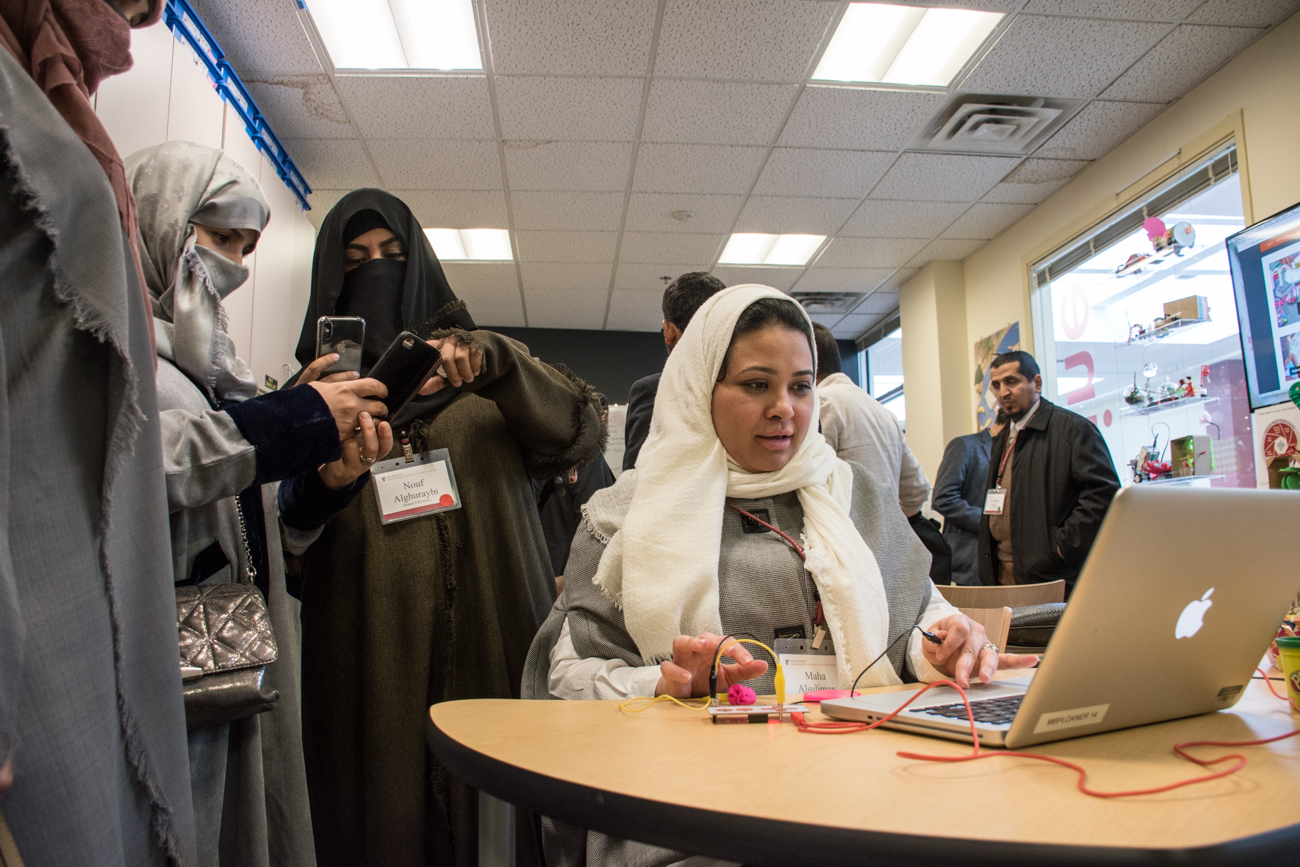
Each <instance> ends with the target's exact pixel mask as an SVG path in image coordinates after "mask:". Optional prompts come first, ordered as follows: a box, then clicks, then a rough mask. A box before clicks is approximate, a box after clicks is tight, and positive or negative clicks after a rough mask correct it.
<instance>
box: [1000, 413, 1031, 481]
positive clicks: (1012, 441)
mask: <svg viewBox="0 0 1300 867" xmlns="http://www.w3.org/2000/svg"><path fill="white" fill-rule="evenodd" d="M1038 407H1039V404H1034V408H1033V409H1031V410H1030V411H1029V414H1028V415H1027V416H1025V418H1024V421H1022V422H1021V423H1020V428H1019V429H1017V428H1016V426H1015V425H1014V424H1012V425H1011V433H1010V434H1008V435H1007V447H1006V448H1005V449H1003V450H1002V460H1001V461H1000V462H999V463H998V480H997V483H996V484H995V485H994V487H995V488H997V489H999V490H1001V488H1002V474H1003V473H1004V472H1006V469H1007V459H1008V458H1010V457H1011V453H1012V452H1013V451H1015V448H1016V443H1018V442H1020V435H1021V434H1022V433H1024V432H1025V426H1026V425H1028V424H1029V420H1030V419H1031V418H1033V417H1034V413H1036V412H1038Z"/></svg>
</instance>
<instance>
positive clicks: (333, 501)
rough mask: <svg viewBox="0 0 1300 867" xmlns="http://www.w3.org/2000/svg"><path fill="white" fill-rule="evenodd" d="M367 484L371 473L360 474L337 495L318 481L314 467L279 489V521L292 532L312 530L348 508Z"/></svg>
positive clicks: (289, 480)
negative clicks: (290, 528) (291, 529)
mask: <svg viewBox="0 0 1300 867" xmlns="http://www.w3.org/2000/svg"><path fill="white" fill-rule="evenodd" d="M369 483H370V473H362V474H361V475H360V476H359V477H358V478H357V480H356V481H355V482H353V483H352V484H350V485H348V486H347V487H346V488H340V489H339V490H337V491H336V490H334V489H333V488H331V487H329V486H328V485H326V484H325V483H324V482H322V481H321V478H320V473H319V472H317V471H316V469H315V468H314V467H313V468H312V469H310V470H308V471H307V472H305V473H300V474H298V475H296V476H294V477H293V478H292V479H288V480H286V481H285V482H284V483H283V484H281V485H280V519H281V520H282V521H284V522H285V523H286V524H288V525H289V526H290V527H293V528H294V529H295V530H302V531H303V532H307V531H310V530H315V529H316V528H317V527H319V526H321V525H322V524H324V523H325V522H326V521H328V520H329V519H330V518H331V517H332V516H333V515H335V514H337V513H339V512H341V511H343V510H344V509H345V508H347V505H348V503H351V502H352V498H353V497H355V496H356V495H357V492H358V491H360V490H361V489H362V488H364V487H365V486H366V485H368V484H369Z"/></svg>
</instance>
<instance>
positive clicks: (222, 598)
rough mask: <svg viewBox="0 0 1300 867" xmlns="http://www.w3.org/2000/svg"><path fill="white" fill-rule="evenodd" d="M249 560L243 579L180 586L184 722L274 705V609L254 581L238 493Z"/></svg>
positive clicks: (197, 723)
mask: <svg viewBox="0 0 1300 867" xmlns="http://www.w3.org/2000/svg"><path fill="white" fill-rule="evenodd" d="M235 510H236V512H237V513H238V515H239V533H240V536H241V538H242V539H243V543H244V559H245V562H247V564H248V566H247V568H246V569H245V570H244V574H243V576H242V577H243V579H244V580H242V581H233V582H227V583H224V584H212V585H209V586H207V587H177V588H176V626H177V631H178V632H179V634H180V651H181V678H182V680H183V681H184V687H185V724H186V726H187V727H188V728H190V729H198V728H203V727H205V726H213V725H219V724H221V723H227V722H231V721H232V720H237V719H243V718H244V717H247V716H252V715H253V714H258V713H263V712H264V711H268V710H270V709H271V708H273V707H275V703H276V701H278V700H279V698H280V692H279V690H275V689H272V688H271V687H270V686H268V685H267V683H266V666H267V665H269V664H270V663H272V662H275V658H276V655H277V653H278V651H277V649H276V646H275V634H274V633H273V632H272V631H271V614H270V612H269V611H267V609H266V600H265V599H263V598H262V594H261V592H259V591H258V589H257V587H256V586H255V585H254V583H253V581H254V579H255V578H256V577H257V570H256V568H255V567H254V566H253V556H252V553H251V551H250V549H249V546H248V530H247V528H246V527H245V526H244V511H243V509H241V508H240V507H239V499H238V498H236V499H235Z"/></svg>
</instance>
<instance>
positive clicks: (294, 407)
mask: <svg viewBox="0 0 1300 867" xmlns="http://www.w3.org/2000/svg"><path fill="white" fill-rule="evenodd" d="M126 170H127V178H128V179H129V181H130V183H131V187H132V190H133V192H134V193H135V197H136V201H137V203H138V207H139V213H140V235H141V248H142V249H141V252H142V254H143V255H142V260H143V265H144V273H145V280H146V281H147V285H148V288H149V295H150V300H151V302H152V305H153V314H154V320H155V330H156V333H157V338H158V340H157V343H158V403H159V408H160V410H161V415H162V443H163V457H164V468H165V469H166V473H167V500H168V508H169V510H170V512H171V533H172V568H173V572H174V577H175V580H176V583H177V584H178V585H181V584H201V585H204V586H208V585H211V584H214V583H222V582H229V581H232V580H236V579H237V577H238V576H240V575H242V574H245V572H246V570H247V568H248V566H249V565H250V563H251V565H252V566H253V571H254V574H255V575H256V576H257V577H256V578H255V583H256V584H257V586H258V587H259V589H260V590H261V591H262V593H263V594H264V596H265V599H266V603H267V610H268V612H269V614H270V618H271V624H272V629H273V631H274V634H275V641H276V645H277V649H278V657H277V659H276V660H275V661H274V662H272V663H270V664H269V665H268V666H267V668H266V687H267V688H269V689H273V690H276V691H277V692H278V693H279V696H280V697H279V700H278V701H277V702H276V704H275V707H274V708H273V709H272V710H270V711H267V712H265V713H261V714H257V715H254V716H249V717H245V718H243V719H236V720H234V721H231V722H226V723H220V724H216V725H201V726H196V725H191V728H190V733H189V754H190V775H191V778H192V785H193V792H194V808H195V824H196V829H197V836H198V842H199V859H198V863H199V864H200V865H211V867H220V865H238V867H271V865H279V864H293V865H311V864H312V863H314V852H313V850H314V847H313V844H312V838H311V815H310V810H309V806H308V801H307V781H306V776H305V771H304V768H303V760H302V730H301V724H300V719H299V714H300V704H299V688H298V646H299V641H300V639H299V630H298V624H299V620H298V604H297V600H296V599H294V598H293V597H292V596H290V594H289V593H288V590H287V586H286V582H285V569H284V564H285V558H284V555H283V554H282V553H281V551H282V549H285V550H288V551H289V552H290V553H291V554H298V553H301V552H302V550H303V549H304V548H306V547H307V546H308V545H310V544H311V542H312V541H314V540H315V538H316V536H317V535H319V533H320V527H321V525H322V524H323V523H324V521H325V519H326V518H327V517H328V516H329V515H330V514H332V513H333V512H334V511H337V510H338V509H340V508H342V507H343V506H345V505H347V503H348V502H349V501H350V500H351V498H352V497H353V496H354V495H355V494H356V492H357V491H359V490H360V489H361V488H362V487H364V485H365V484H366V483H367V482H368V481H369V473H368V471H367V470H366V468H367V466H368V465H367V464H366V463H365V462H364V461H363V460H361V456H362V452H363V451H364V446H363V445H360V444H359V441H358V439H357V438H355V437H352V435H351V431H350V430H349V431H348V432H347V436H348V440H347V442H346V443H345V444H342V445H341V444H340V438H341V437H342V436H343V433H342V432H341V431H340V429H339V427H338V424H337V422H336V419H335V416H334V414H333V412H331V406H332V404H331V402H330V401H331V400H332V398H333V395H334V394H335V393H337V392H338V391H340V390H343V389H341V388H340V387H333V388H331V387H329V386H316V385H313V384H301V385H299V386H297V387H296V388H291V389H285V390H283V391H277V392H272V393H270V394H265V395H261V396H258V395H257V387H256V383H255V382H254V381H253V375H252V373H251V372H250V371H249V369H248V365H246V364H245V363H244V362H243V360H242V359H240V358H239V357H238V356H236V354H235V347H234V345H233V344H232V343H231V340H230V337H229V336H228V335H227V333H226V315H225V311H224V310H223V309H222V306H221V301H222V299H224V298H225V297H227V296H228V295H229V294H230V293H231V292H233V291H235V290H236V289H238V288H239V287H240V286H242V285H243V284H244V283H245V281H246V280H247V279H248V269H247V268H246V267H244V266H243V264H242V259H243V256H244V255H246V254H247V253H249V252H251V249H249V248H250V247H252V246H254V245H255V244H256V240H257V238H258V237H259V236H260V233H261V232H262V230H263V229H264V228H265V227H266V223H267V221H268V220H269V219H270V216H271V214H270V207H269V206H268V205H267V202H266V198H265V197H264V195H263V194H262V189H261V187H260V186H259V185H258V183H257V181H256V180H254V178H253V177H252V175H251V174H249V172H248V170H247V169H245V168H244V167H243V166H241V165H240V164H239V163H237V162H235V161H234V160H232V159H230V158H229V157H227V156H226V155H225V154H223V153H222V152H221V151H219V150H214V149H212V148H209V147H205V146H203V145H198V144H193V143H190V142H168V143H167V144H164V145H158V146H156V147H151V148H145V149H144V150H141V151H137V152H136V153H134V154H132V155H131V156H130V157H128V158H127V161H126ZM200 228H201V229H202V231H200ZM222 230H225V231H224V232H223V231H222ZM245 236H247V237H249V238H252V239H253V240H252V242H251V243H250V244H249V245H248V247H240V246H239V244H240V243H243V242H242V241H239V240H238V239H239V238H241V237H245ZM223 241H225V242H226V243H225V244H223V243H222V242H223ZM232 244H234V246H235V248H236V249H235V251H234V252H232V250H231V249H230V248H231V245H232ZM321 366H323V365H322V364H316V365H314V367H313V370H315V369H317V368H319V367H321ZM367 382H372V381H367ZM318 389H320V390H318ZM390 445H391V443H390ZM377 451H378V443H377V442H376V443H374V444H373V445H372V446H371V453H370V455H369V457H370V458H371V459H372V460H373V458H374V457H375V453H376V452H377ZM318 468H320V469H318ZM335 471H340V472H341V476H342V477H341V479H336V478H335V477H334V475H333V473H334V472H335ZM327 478H328V479H329V480H330V481H331V482H333V484H327V482H326V479H327ZM281 483H282V484H281ZM282 527H283V531H282V530H281V528H282ZM245 530H246V532H247V542H245V539H244V535H245Z"/></svg>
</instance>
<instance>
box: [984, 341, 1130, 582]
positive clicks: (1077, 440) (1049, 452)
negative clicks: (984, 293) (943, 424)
mask: <svg viewBox="0 0 1300 867" xmlns="http://www.w3.org/2000/svg"><path fill="white" fill-rule="evenodd" d="M989 384H990V387H991V388H992V390H993V396H994V398H995V399H996V400H997V401H998V403H999V405H1000V406H1001V407H1002V410H1003V412H1005V413H1006V414H1007V417H1008V418H1009V419H1010V421H1011V423H1010V424H1008V425H1007V427H1006V429H1005V430H1003V431H1002V433H1001V434H999V435H998V437H997V438H996V439H994V441H993V449H992V452H991V454H990V455H989V484H988V493H987V495H986V496H985V500H984V514H983V517H982V519H981V520H980V539H979V570H980V581H981V583H983V584H1040V583H1044V582H1047V581H1057V580H1061V579H1064V580H1065V582H1066V588H1067V593H1068V592H1069V591H1070V590H1073V589H1074V582H1075V579H1076V578H1078V576H1079V570H1080V569H1081V568H1082V567H1083V561H1084V560H1085V559H1086V558H1087V556H1088V551H1089V550H1091V548H1092V543H1093V540H1094V539H1096V537H1097V531H1098V529H1100V527H1101V521H1102V518H1104V517H1105V516H1106V510H1107V509H1109V508H1110V501H1111V500H1112V499H1114V497H1115V494H1116V492H1117V491H1118V490H1119V477H1118V476H1117V475H1116V474H1115V465H1114V463H1113V462H1112V461H1111V458H1110V450H1109V449H1108V448H1107V447H1106V441H1105V440H1104V439H1102V436H1101V432H1100V431H1098V430H1097V426H1096V425H1094V424H1093V423H1092V422H1090V421H1089V420H1088V419H1086V418H1084V417H1083V416H1081V415H1078V414H1077V413H1073V412H1070V411H1069V410H1067V409H1063V408H1062V407H1059V406H1056V405H1055V404H1053V403H1052V402H1051V401H1049V400H1046V399H1045V398H1043V396H1042V390H1043V378H1042V376H1041V375H1040V374H1039V370H1038V363H1037V362H1036V361H1034V357H1033V356H1032V355H1030V354H1029V353H1028V352H1023V351H1021V350H1015V351H1013V352H1007V353H1004V354H1002V355H999V356H998V357H997V358H995V359H993V363H992V365H991V366H990V378H989Z"/></svg>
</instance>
